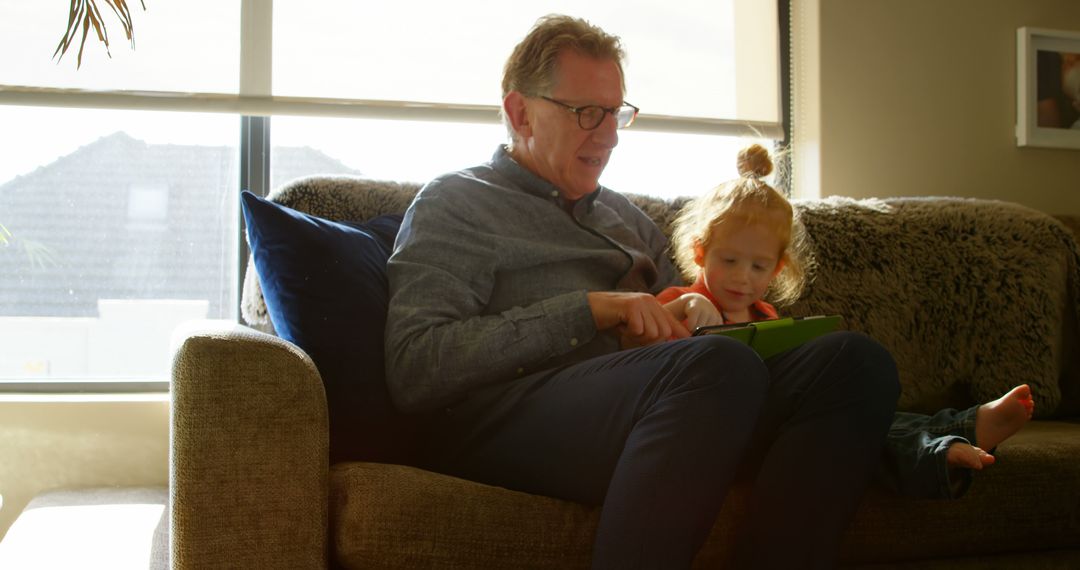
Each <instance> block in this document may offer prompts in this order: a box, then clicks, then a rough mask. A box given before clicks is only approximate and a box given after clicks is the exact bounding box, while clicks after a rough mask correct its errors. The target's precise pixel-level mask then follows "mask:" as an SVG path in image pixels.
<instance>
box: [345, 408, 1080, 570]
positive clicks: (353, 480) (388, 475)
mask: <svg viewBox="0 0 1080 570" xmlns="http://www.w3.org/2000/svg"><path fill="white" fill-rule="evenodd" d="M997 457H998V463H997V464H996V465H994V466H993V467H992V468H990V469H987V470H986V471H984V472H981V473H977V474H976V475H975V482H974V484H973V485H972V488H971V491H970V492H969V493H968V494H967V495H966V496H965V497H964V498H963V499H959V500H956V501H932V500H925V501H913V500H910V499H901V498H896V497H893V496H890V495H888V494H886V493H885V492H876V491H875V492H871V493H870V494H868V496H867V498H866V499H865V500H864V501H863V504H862V506H861V508H860V510H859V513H858V514H857V516H856V518H855V521H854V522H853V524H852V527H851V530H850V531H849V532H848V535H847V538H846V540H845V544H844V548H843V554H842V560H843V561H844V562H845V563H847V564H858V563H863V562H886V561H894V562H899V561H905V560H910V561H915V560H920V559H932V558H938V557H946V556H972V557H978V556H988V555H993V554H1003V553H1008V552H1028V551H1032V550H1043V549H1045V550H1050V549H1070V548H1071V549H1077V548H1080V504H1078V503H1077V499H1076V497H1078V496H1080V462H1078V461H1063V460H1062V458H1066V457H1074V458H1075V457H1080V422H1053V421H1036V422H1033V423H1031V424H1030V425H1028V426H1027V427H1026V428H1025V429H1024V430H1023V431H1021V432H1020V433H1019V434H1018V435H1016V436H1015V437H1013V438H1012V439H1010V440H1009V441H1007V442H1005V443H1004V444H1002V445H1001V446H1000V447H999V448H998V454H997ZM747 492H748V489H747V487H745V486H742V487H736V488H735V490H733V491H732V493H731V494H730V495H729V496H728V499H727V500H726V501H725V504H724V509H723V512H722V513H721V515H720V518H719V519H718V520H717V523H716V525H715V526H714V527H713V532H712V533H711V535H710V536H709V539H708V540H707V542H706V543H705V546H704V547H703V548H702V550H701V552H700V553H699V554H698V557H697V559H696V560H695V567H696V568H716V567H718V565H720V564H721V562H722V559H723V556H724V553H725V552H728V551H730V546H731V543H732V541H733V540H734V538H733V533H732V530H733V527H734V526H735V524H736V521H738V520H744V519H745V513H746V504H747V500H746V499H747ZM598 516H599V511H598V509H595V508H589V507H585V506H583V505H579V504H576V503H571V502H567V501H560V500H557V499H551V498H547V497H538V496H534V495H529V494H526V493H521V492H517V491H511V490H507V489H503V488H499V487H492V486H489V485H483V484H480V483H473V482H470V481H464V480H462V479H457V478H454V477H449V476H446V475H440V474H436V473H431V472H427V471H422V470H420V469H414V468H411V467H402V466H397V465H380V464H375V463H342V464H338V465H336V466H334V467H333V468H332V469H331V473H330V536H331V545H332V546H331V550H332V552H333V556H334V558H335V560H336V562H338V563H339V564H341V565H342V566H344V567H346V568H470V569H483V568H499V569H502V568H522V567H529V568H552V569H555V568H558V569H560V570H561V569H568V568H587V567H588V565H589V552H590V549H591V547H592V540H593V533H594V531H595V528H596V524H597V521H598ZM899 537H903V538H902V540H898V538H899ZM1073 559H1074V560H1075V558H1073Z"/></svg>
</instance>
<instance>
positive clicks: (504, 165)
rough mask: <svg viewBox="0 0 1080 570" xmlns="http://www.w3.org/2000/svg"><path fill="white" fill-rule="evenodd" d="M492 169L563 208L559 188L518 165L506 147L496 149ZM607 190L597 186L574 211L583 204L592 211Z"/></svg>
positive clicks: (527, 190) (580, 201)
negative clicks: (595, 203)
mask: <svg viewBox="0 0 1080 570" xmlns="http://www.w3.org/2000/svg"><path fill="white" fill-rule="evenodd" d="M491 167H492V168H493V169H494V170H495V171H496V172H499V173H500V174H502V175H503V176H505V177H507V178H508V179H509V180H510V181H511V182H513V183H514V184H516V185H517V186H518V187H520V188H521V189H522V190H524V191H526V192H528V193H529V194H532V195H534V196H537V197H539V198H543V199H545V200H548V201H550V202H554V203H555V204H556V205H557V206H559V207H560V208H562V206H563V202H564V201H563V198H562V193H561V192H559V187H558V186H555V185H554V184H552V183H550V182H548V181H547V180H544V179H543V178H541V177H539V176H537V175H536V174H533V173H532V172H531V171H529V169H527V168H525V167H524V166H521V165H520V164H518V162H517V161H516V160H514V157H512V156H510V153H509V151H507V149H506V145H499V148H497V149H495V154H494V155H493V156H492V157H491ZM605 190H606V189H605V188H604V187H603V186H597V187H596V190H595V191H593V192H590V193H589V194H587V195H586V196H584V197H583V198H582V199H581V200H578V203H577V204H575V206H574V210H575V211H580V210H579V208H580V207H581V206H582V205H583V204H584V205H585V206H586V207H587V208H588V209H589V210H592V208H593V203H594V202H596V199H597V198H598V197H599V196H600V194H602V193H603V192H604V191H605Z"/></svg>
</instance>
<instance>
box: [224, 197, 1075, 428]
mask: <svg viewBox="0 0 1080 570" xmlns="http://www.w3.org/2000/svg"><path fill="white" fill-rule="evenodd" d="M418 190H419V185H418V184H409V183H397V182H386V181H374V180H365V179H358V178H352V177H325V176H323V177H310V178H304V179H299V180H296V181H294V182H292V183H290V184H287V185H285V186H283V187H282V188H280V189H279V190H278V191H276V192H274V193H273V194H272V195H271V198H272V199H273V200H275V201H277V202H279V203H282V204H285V205H288V206H290V207H293V208H295V209H298V210H301V211H305V212H309V213H311V214H314V215H317V216H321V217H326V218H330V219H339V220H366V219H368V218H371V217H373V216H376V215H379V214H384V213H400V212H404V211H405V209H406V207H407V206H408V204H409V202H410V201H411V200H412V198H413V197H414V196H415V194H416V192H417V191H418ZM630 198H631V200H632V201H634V203H635V204H637V205H638V207H640V208H641V209H642V210H644V211H645V212H646V213H647V214H648V215H650V217H652V218H653V219H654V220H655V221H656V222H657V224H658V225H659V226H660V228H661V229H662V230H664V231H665V232H666V233H668V234H669V235H670V229H671V223H672V221H673V220H674V218H675V216H676V214H677V213H678V210H679V208H681V207H682V206H683V205H684V204H685V200H684V199H678V200H672V201H665V200H660V199H656V198H650V197H644V196H630ZM795 208H796V211H797V212H798V214H799V218H800V220H801V222H802V224H803V225H804V226H805V228H806V230H807V235H808V238H809V242H810V243H809V246H810V247H809V251H808V252H807V253H808V257H809V259H808V260H807V261H808V262H809V263H808V264H807V265H808V267H809V282H808V285H807V287H806V289H805V290H804V292H803V295H802V297H801V298H800V299H799V300H798V301H797V302H796V303H795V304H794V305H792V306H790V307H781V308H780V311H781V314H789V315H793V316H804V315H812V314H840V315H843V317H844V322H845V325H844V326H845V327H846V328H848V329H851V330H857V331H861V332H864V333H866V334H868V335H870V336H871V337H873V338H875V339H877V340H878V341H879V342H881V343H882V344H884V345H885V347H887V348H888V349H889V350H890V351H891V352H892V354H893V357H894V358H895V360H896V362H897V366H898V368H899V371H900V379H901V384H902V387H903V390H902V396H901V400H900V405H899V408H900V409H902V410H907V411H917V412H924V413H932V412H934V411H937V410H939V409H941V408H945V407H954V408H964V407H969V406H971V405H974V404H975V403H978V402H984V401H988V400H991V399H994V398H997V397H998V396H1000V395H1001V394H1003V393H1004V392H1005V391H1007V390H1008V389H1009V388H1011V387H1012V386H1014V385H1016V384H1020V383H1024V382H1026V383H1028V384H1030V385H1031V386H1032V389H1033V391H1034V393H1035V397H1036V400H1037V406H1036V415H1037V417H1043V418H1045V417H1054V416H1058V415H1062V414H1066V413H1075V412H1077V411H1080V393H1078V392H1080V350H1078V349H1080V340H1078V337H1077V331H1076V329H1077V322H1078V318H1080V305H1078V300H1080V269H1078V266H1080V263H1078V259H1080V258H1078V254H1077V246H1076V242H1075V240H1074V238H1073V235H1072V233H1071V232H1070V231H1069V229H1068V228H1067V227H1065V226H1064V225H1063V224H1062V223H1060V222H1059V221H1057V220H1055V219H1054V218H1052V217H1050V216H1047V215H1045V214H1043V213H1041V212H1038V211H1035V210H1031V209H1027V208H1024V207H1022V206H1019V205H1016V204H1011V203H1007V202H997V201H988V200H971V199H957V198H900V199H887V200H852V199H844V198H829V199H823V200H812V201H796V202H795ZM242 314H243V317H244V319H245V320H246V321H247V322H248V323H249V324H251V325H252V326H254V327H256V328H259V329H261V330H264V331H266V332H272V328H271V327H270V325H269V319H268V317H267V313H266V307H265V305H264V303H263V299H262V294H261V291H260V290H259V284H258V279H257V277H256V275H255V272H254V270H253V268H252V266H251V264H250V263H249V266H248V270H247V274H246V275H245V281H244V292H243V302H242ZM1063 387H1064V393H1063Z"/></svg>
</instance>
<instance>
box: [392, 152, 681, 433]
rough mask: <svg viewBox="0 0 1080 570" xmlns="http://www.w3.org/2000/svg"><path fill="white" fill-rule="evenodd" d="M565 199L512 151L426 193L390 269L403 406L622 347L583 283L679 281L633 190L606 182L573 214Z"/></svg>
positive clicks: (608, 286)
mask: <svg viewBox="0 0 1080 570" xmlns="http://www.w3.org/2000/svg"><path fill="white" fill-rule="evenodd" d="M563 204H564V202H563V200H562V198H561V197H560V196H559V190H558V188H556V187H555V186H554V185H552V184H550V183H549V182H547V181H545V180H544V179H542V178H540V177H538V176H536V175H535V174H533V173H531V172H529V171H528V170H526V169H525V168H523V167H521V166H520V165H519V164H517V163H516V162H515V161H514V160H513V159H512V158H511V157H510V155H509V154H508V153H507V152H506V150H505V149H504V148H502V147H500V148H499V149H498V150H497V151H496V152H495V155H494V157H492V160H491V161H490V162H488V163H485V164H483V165H481V166H478V167H475V168H470V169H467V170H463V171H460V172H455V173H452V174H447V175H444V176H441V177H439V178H436V179H435V180H433V181H431V182H430V183H428V184H427V185H426V186H424V188H423V189H421V190H420V192H419V194H417V196H416V199H415V200H414V201H413V203H412V205H410V206H409V209H408V211H407V212H406V213H405V219H404V221H403V222H402V226H401V230H400V232H399V233H398V237H397V242H396V243H395V246H394V254H393V255H392V256H391V257H390V261H389V264H388V266H387V267H388V273H389V280H390V310H389V314H388V316H387V323H386V371H387V382H388V385H389V389H390V394H391V396H392V397H393V400H394V402H395V404H396V405H397V406H398V407H399V408H401V409H402V410H404V411H410V412H411V411H423V410H430V409H434V408H437V407H440V406H446V405H449V404H453V403H454V402H457V401H459V400H461V399H463V398H464V397H465V396H466V395H467V394H468V393H469V392H470V391H472V390H475V389H477V388H480V387H482V386H486V385H489V384H491V383H494V382H505V381H512V379H513V378H517V377H520V376H523V375H525V374H528V373H531V372H536V371H539V370H544V369H547V368H552V367H555V366H558V365H561V364H566V363H571V362H578V361H581V360H584V359H586V358H590V357H593V356H598V355H601V354H607V353H610V352H614V351H616V350H618V349H619V343H618V339H617V337H616V336H615V335H614V334H613V333H612V332H610V331H608V332H603V333H599V332H598V331H597V330H596V326H595V324H594V321H593V317H592V312H591V311H590V309H589V304H588V300H587V298H586V293H587V292H590V291H615V290H621V291H641V292H650V293H656V292H658V291H660V290H661V289H663V288H664V287H667V286H670V285H674V284H678V278H677V277H676V273H675V271H674V268H673V267H672V265H671V262H670V261H669V260H668V257H667V254H666V251H665V249H666V246H667V239H666V237H665V236H664V235H663V233H662V232H661V231H660V230H659V228H657V227H656V225H655V224H654V223H653V222H652V220H650V219H649V218H648V216H646V215H645V214H644V213H643V212H641V210H639V209H638V208H637V207H636V206H634V205H633V204H631V203H630V202H629V201H628V200H627V199H626V198H625V197H624V196H622V195H620V194H618V193H617V192H613V191H611V190H608V189H605V188H603V187H599V188H598V189H597V190H596V191H595V192H593V193H592V194H589V195H588V196H586V197H585V198H582V199H581V200H579V201H578V203H577V204H575V205H574V207H573V210H572V212H571V213H568V212H567V211H566V210H565V209H564V207H563Z"/></svg>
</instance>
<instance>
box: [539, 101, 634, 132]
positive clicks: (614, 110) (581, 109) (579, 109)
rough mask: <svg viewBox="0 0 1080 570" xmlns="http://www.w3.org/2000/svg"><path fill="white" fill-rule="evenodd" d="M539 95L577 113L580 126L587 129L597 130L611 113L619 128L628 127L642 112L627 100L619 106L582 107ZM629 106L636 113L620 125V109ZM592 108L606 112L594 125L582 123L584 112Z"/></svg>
mask: <svg viewBox="0 0 1080 570" xmlns="http://www.w3.org/2000/svg"><path fill="white" fill-rule="evenodd" d="M539 97H540V98H541V99H543V100H545V101H550V102H552V103H555V104H556V105H558V106H560V107H562V108H564V109H566V110H567V111H570V112H571V113H573V114H575V115H577V124H578V127H580V128H581V129H582V130H586V131H595V130H596V129H598V128H600V125H602V124H604V119H605V118H606V117H607V116H608V115H611V116H612V117H614V118H615V128H617V129H625V128H626V127H629V126H630V125H632V124H634V120H635V119H637V116H638V113H640V112H641V109H639V108H638V107H637V106H636V105H632V104H630V103H628V102H626V101H623V102H622V105H619V106H618V107H603V106H601V105H582V106H580V107H575V106H573V105H569V104H567V103H563V102H562V101H559V100H558V99H552V98H551V97H548V96H546V95H540V96H539ZM627 107H629V108H631V109H633V110H634V114H633V115H632V116H631V117H630V120H629V121H627V122H626V124H625V125H623V126H621V127H620V126H619V111H622V110H623V109H625V108H627ZM592 108H596V109H600V110H601V111H603V112H604V113H603V114H602V115H600V120H599V121H597V123H596V124H595V125H593V126H592V127H586V126H585V125H583V124H582V123H581V121H582V113H584V112H585V111H586V110H587V109H592Z"/></svg>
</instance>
